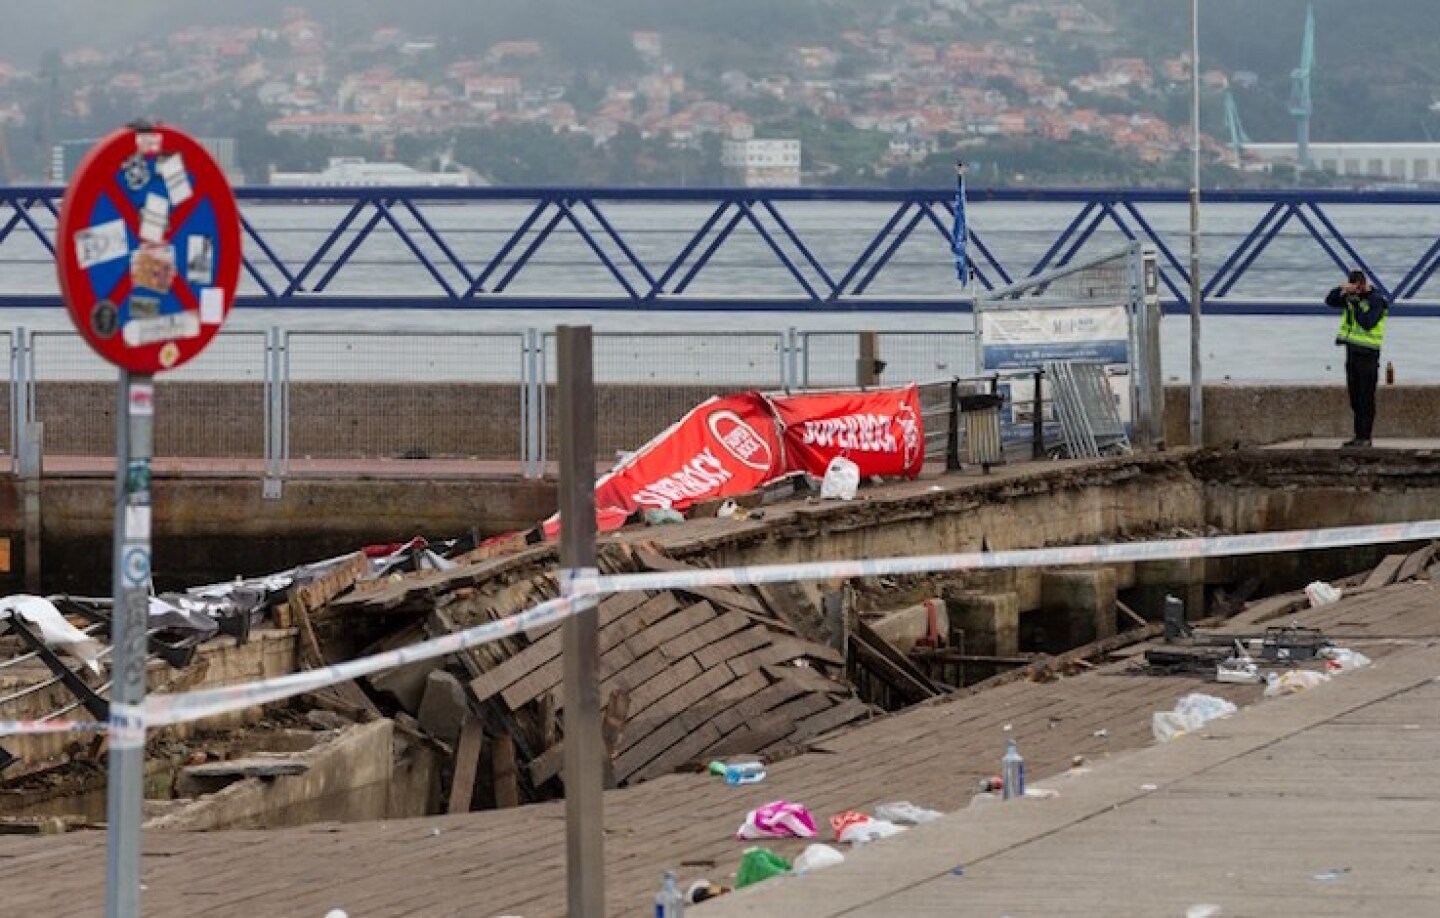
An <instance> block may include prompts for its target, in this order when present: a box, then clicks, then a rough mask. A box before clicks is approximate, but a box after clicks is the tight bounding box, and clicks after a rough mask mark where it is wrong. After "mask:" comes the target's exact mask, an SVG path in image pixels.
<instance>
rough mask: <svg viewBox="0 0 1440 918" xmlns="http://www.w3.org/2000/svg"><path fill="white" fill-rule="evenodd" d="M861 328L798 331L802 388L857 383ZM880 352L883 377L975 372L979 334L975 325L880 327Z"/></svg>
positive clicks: (895, 378)
mask: <svg viewBox="0 0 1440 918" xmlns="http://www.w3.org/2000/svg"><path fill="white" fill-rule="evenodd" d="M862 334H864V333H862V332H855V331H821V332H810V331H806V332H800V333H799V336H798V337H799V339H800V343H799V353H800V372H799V377H800V378H799V380H798V381H797V384H798V385H799V387H800V388H803V389H826V388H836V387H844V386H853V385H856V384H857V382H858V381H859V372H858V365H859V360H860V354H861V337H862ZM874 335H875V339H876V353H877V355H878V356H879V358H880V359H881V360H882V361H884V363H885V368H884V371H883V372H882V373H881V374H880V378H881V379H882V380H887V381H894V382H896V383H897V384H898V383H901V382H911V381H914V380H925V379H935V378H938V377H942V376H965V375H969V374H971V373H974V372H975V366H976V357H975V335H974V332H971V331H960V330H935V331H905V332H876V333H874Z"/></svg>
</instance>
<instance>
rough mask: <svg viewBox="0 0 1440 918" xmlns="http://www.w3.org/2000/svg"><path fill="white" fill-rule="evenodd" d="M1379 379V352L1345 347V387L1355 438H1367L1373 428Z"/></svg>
mask: <svg viewBox="0 0 1440 918" xmlns="http://www.w3.org/2000/svg"><path fill="white" fill-rule="evenodd" d="M1379 381H1380V352H1379V351H1372V350H1370V349H1369V348H1362V347H1346V348H1345V388H1346V389H1347V390H1348V391H1349V392H1350V410H1351V411H1353V412H1354V413H1355V439H1357V440H1369V439H1370V434H1371V433H1372V432H1373V431H1374V429H1375V386H1376V384H1377V383H1378V382H1379Z"/></svg>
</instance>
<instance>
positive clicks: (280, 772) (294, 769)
mask: <svg viewBox="0 0 1440 918" xmlns="http://www.w3.org/2000/svg"><path fill="white" fill-rule="evenodd" d="M309 770H310V763H309V762H303V761H301V760H299V759H270V758H259V757H254V758H244V759H228V760H226V761H223V762H202V763H200V764H199V765H186V766H185V767H183V768H181V769H180V772H181V774H184V775H188V776H189V777H191V778H200V779H211V778H232V779H244V778H279V777H283V776H285V775H303V774H305V772H307V771H309Z"/></svg>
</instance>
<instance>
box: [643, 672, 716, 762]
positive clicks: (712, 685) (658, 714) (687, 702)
mask: <svg viewBox="0 0 1440 918" xmlns="http://www.w3.org/2000/svg"><path fill="white" fill-rule="evenodd" d="M697 671H698V669H697ZM652 681H655V680H652ZM734 681H735V676H734V674H732V673H731V672H730V671H729V670H728V669H724V668H722V667H719V666H717V667H714V668H712V669H707V670H705V671H703V672H701V673H700V674H699V675H698V676H697V677H696V678H693V679H690V680H689V681H687V682H685V683H684V684H683V685H680V686H679V687H677V688H675V689H674V690H673V691H671V692H670V693H669V694H667V695H665V696H664V697H663V698H660V699H659V700H657V701H655V702H654V703H652V704H651V705H650V706H649V707H646V708H641V707H639V706H638V702H637V706H636V709H635V711H636V714H637V715H640V714H643V715H644V717H643V718H641V719H639V720H637V721H635V722H634V724H633V725H632V726H631V729H630V731H629V732H630V733H631V734H632V735H634V736H636V737H637V738H638V736H639V735H641V734H642V733H643V732H644V731H646V729H647V728H649V727H652V726H654V725H656V724H659V723H660V722H661V721H664V720H668V719H670V718H671V717H675V716H678V715H679V714H681V713H683V712H684V711H687V710H690V709H691V708H692V707H694V706H695V705H698V704H700V703H701V702H703V701H705V700H706V699H707V698H709V697H710V696H711V695H713V694H714V693H715V692H718V691H719V690H720V689H722V688H724V687H725V686H726V685H728V684H730V683H731V682H734ZM649 684H650V683H646V685H644V686H641V690H642V691H643V689H644V688H645V687H646V686H648V685H649ZM636 694H637V697H639V696H640V694H641V693H640V692H637V693H636ZM630 745H634V744H633V743H629V744H626V743H622V744H621V749H622V750H623V749H625V748H628V746H630Z"/></svg>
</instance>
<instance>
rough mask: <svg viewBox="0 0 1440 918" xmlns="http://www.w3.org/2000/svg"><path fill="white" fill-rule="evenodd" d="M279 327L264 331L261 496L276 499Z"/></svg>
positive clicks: (280, 421)
mask: <svg viewBox="0 0 1440 918" xmlns="http://www.w3.org/2000/svg"><path fill="white" fill-rule="evenodd" d="M281 334H282V332H281V330H280V329H279V328H278V327H275V326H272V327H270V328H267V329H266V330H265V481H264V483H263V484H262V485H261V491H260V494H261V497H262V498H264V499H266V500H279V499H280V497H281V495H282V485H281V477H282V468H283V466H284V459H283V457H282V454H281V450H282V444H283V443H284V442H285V417H284V414H285V412H284V408H283V406H282V405H281V398H282V397H283V392H284V382H283V380H282V374H283V370H282V368H281V365H280V351H281V344H280V342H281V337H280V336H281Z"/></svg>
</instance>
